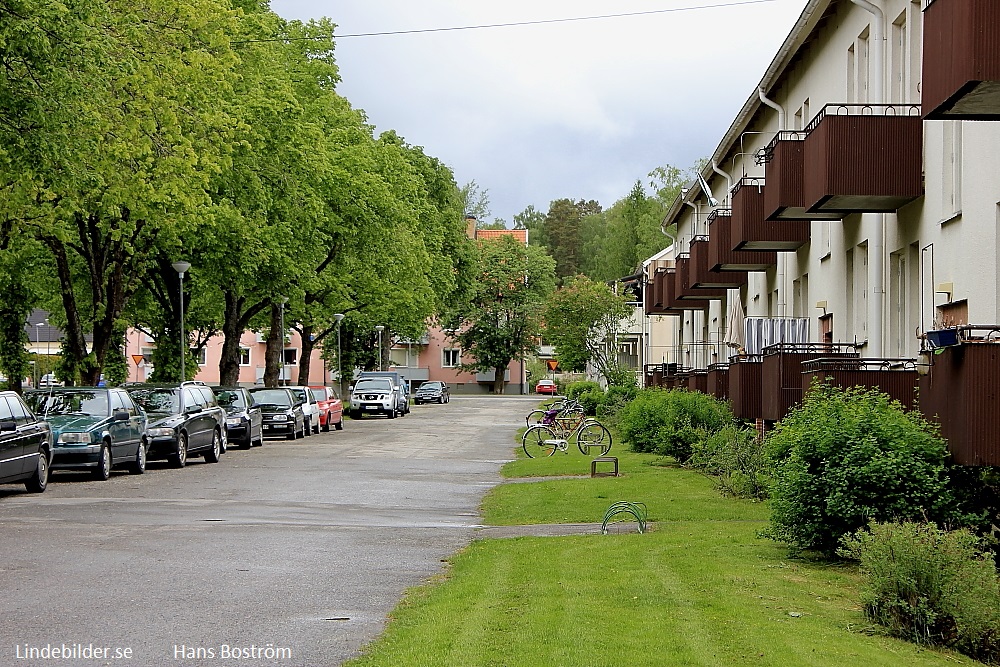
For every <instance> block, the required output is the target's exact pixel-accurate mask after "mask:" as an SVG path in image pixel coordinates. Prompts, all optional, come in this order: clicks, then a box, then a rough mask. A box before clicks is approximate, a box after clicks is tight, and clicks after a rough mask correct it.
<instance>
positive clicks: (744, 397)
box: [729, 355, 762, 420]
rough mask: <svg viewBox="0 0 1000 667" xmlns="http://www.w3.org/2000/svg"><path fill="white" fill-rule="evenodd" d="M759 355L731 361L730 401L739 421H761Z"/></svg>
mask: <svg viewBox="0 0 1000 667" xmlns="http://www.w3.org/2000/svg"><path fill="white" fill-rule="evenodd" d="M761 365H762V362H761V357H760V356H759V355H741V356H738V357H733V358H731V359H730V360H729V401H730V402H731V403H732V405H733V415H734V416H735V417H736V418H737V419H749V420H756V419H760V396H761V393H760V389H761V385H760V371H761Z"/></svg>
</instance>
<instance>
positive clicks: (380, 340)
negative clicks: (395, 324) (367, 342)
mask: <svg viewBox="0 0 1000 667" xmlns="http://www.w3.org/2000/svg"><path fill="white" fill-rule="evenodd" d="M383 330H385V327H384V326H382V325H381V324H379V325H378V326H377V327H375V331H377V332H378V369H379V370H380V371H381V370H382V331H383Z"/></svg>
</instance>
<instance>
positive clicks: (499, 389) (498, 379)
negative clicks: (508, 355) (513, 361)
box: [493, 361, 510, 394]
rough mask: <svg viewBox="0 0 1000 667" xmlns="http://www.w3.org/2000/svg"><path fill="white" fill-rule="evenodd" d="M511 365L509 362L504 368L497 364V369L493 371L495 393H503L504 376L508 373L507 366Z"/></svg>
mask: <svg viewBox="0 0 1000 667" xmlns="http://www.w3.org/2000/svg"><path fill="white" fill-rule="evenodd" d="M509 365H510V362H509V361H508V362H507V363H506V364H504V365H503V366H501V365H499V364H497V367H496V368H494V369H493V393H494V394H502V393H503V376H504V374H505V373H506V371H507V366H509Z"/></svg>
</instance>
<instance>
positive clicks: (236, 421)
mask: <svg viewBox="0 0 1000 667" xmlns="http://www.w3.org/2000/svg"><path fill="white" fill-rule="evenodd" d="M242 421H243V420H242V419H240V418H239V417H229V418H227V419H226V426H239V425H240V423H241V422H242Z"/></svg>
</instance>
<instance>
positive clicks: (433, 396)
mask: <svg viewBox="0 0 1000 667" xmlns="http://www.w3.org/2000/svg"><path fill="white" fill-rule="evenodd" d="M450 400H451V391H450V390H449V389H448V383H447V382H438V381H437V380H432V381H431V382H425V383H423V384H422V385H420V388H419V389H417V393H416V394H415V395H414V396H413V401H414V402H415V403H416V404H417V405H420V404H421V403H447V402H448V401H450Z"/></svg>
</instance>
